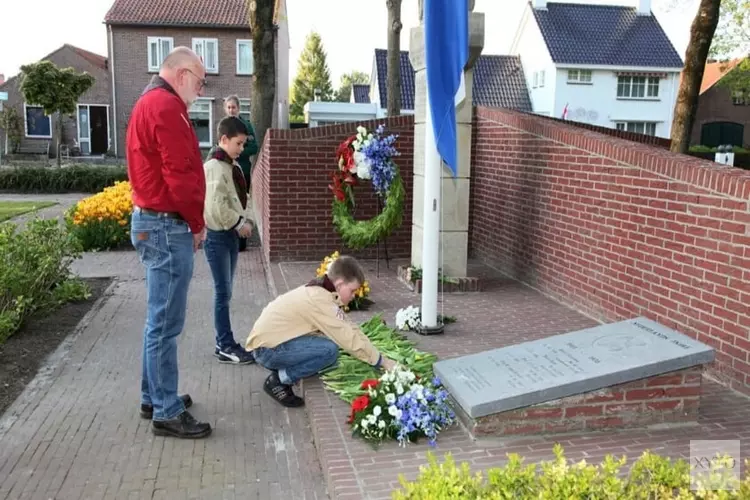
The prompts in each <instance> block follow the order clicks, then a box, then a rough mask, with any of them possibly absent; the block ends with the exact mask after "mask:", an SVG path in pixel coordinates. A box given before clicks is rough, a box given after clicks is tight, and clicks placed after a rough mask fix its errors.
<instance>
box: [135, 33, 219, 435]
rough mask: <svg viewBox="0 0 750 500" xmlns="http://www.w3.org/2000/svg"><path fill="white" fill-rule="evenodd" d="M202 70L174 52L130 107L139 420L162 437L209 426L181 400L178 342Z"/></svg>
mask: <svg viewBox="0 0 750 500" xmlns="http://www.w3.org/2000/svg"><path fill="white" fill-rule="evenodd" d="M205 75H206V72H205V69H204V67H203V64H202V63H201V60H200V58H199V57H198V56H197V55H196V54H195V52H193V51H192V50H190V49H188V48H187V47H178V48H176V49H174V50H173V51H172V52H171V53H170V54H169V55H168V56H167V57H166V59H165V60H164V62H163V63H162V66H161V69H160V70H159V75H158V76H155V77H154V78H153V79H152V81H151V83H150V84H149V86H148V87H147V88H146V89H145V90H144V92H143V94H142V95H141V97H140V98H139V99H138V102H136V104H135V107H134V108H133V114H132V116H131V117H130V122H129V123H128V131H127V139H126V149H127V161H128V177H129V178H130V184H131V186H132V189H133V204H134V205H135V206H134V208H133V217H132V224H131V240H132V242H133V246H134V247H135V249H136V250H137V252H138V257H139V259H140V261H141V263H142V264H143V266H144V267H145V268H146V287H147V289H148V305H147V313H146V327H145V330H144V333H143V374H142V381H141V416H142V417H143V418H150V419H152V424H151V425H152V430H153V433H154V434H156V435H160V436H174V437H180V438H193V439H195V438H202V437H206V436H208V435H209V434H211V425H210V424H208V423H203V422H198V421H197V420H196V419H195V418H193V416H192V415H190V413H189V412H188V411H187V410H186V409H187V408H188V407H189V406H190V405H191V404H192V400H191V399H190V396H189V395H183V396H178V394H177V383H178V370H177V336H178V335H179V334H180V333H181V332H182V329H183V326H184V325H185V311H186V308H187V294H188V286H189V284H190V280H191V279H192V277H193V257H194V253H195V251H196V250H197V249H198V248H199V247H200V245H201V242H202V241H203V240H204V239H205V234H206V230H205V223H204V221H203V200H204V197H205V193H206V181H205V178H204V174H203V161H202V159H201V153H200V150H199V148H198V138H197V137H196V135H195V131H194V130H193V127H192V125H191V123H190V119H189V117H188V107H189V106H190V105H191V104H192V102H193V101H195V99H196V98H197V97H198V96H199V95H201V93H202V91H203V87H204V86H205V80H204V79H205Z"/></svg>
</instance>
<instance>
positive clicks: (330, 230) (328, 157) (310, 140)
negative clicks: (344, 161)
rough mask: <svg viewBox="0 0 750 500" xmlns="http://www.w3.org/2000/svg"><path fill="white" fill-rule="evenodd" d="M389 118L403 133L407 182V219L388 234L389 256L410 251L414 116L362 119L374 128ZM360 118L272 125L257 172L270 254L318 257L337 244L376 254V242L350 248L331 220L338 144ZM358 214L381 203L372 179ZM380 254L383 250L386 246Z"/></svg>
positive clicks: (393, 129) (360, 194) (367, 214)
mask: <svg viewBox="0 0 750 500" xmlns="http://www.w3.org/2000/svg"><path fill="white" fill-rule="evenodd" d="M381 123H385V125H386V132H387V133H395V134H398V135H399V138H398V140H397V141H396V148H397V149H398V151H399V152H400V153H401V156H400V157H399V158H398V159H397V161H396V162H397V164H398V166H399V169H400V171H401V176H402V177H403V179H404V184H405V187H406V202H405V206H404V220H403V224H402V226H401V228H399V229H398V230H397V231H395V232H394V233H393V234H392V235H391V237H390V238H388V240H387V244H388V254H389V257H392V258H393V257H409V256H410V254H411V195H412V175H413V164H412V158H413V149H414V118H413V117H411V116H399V117H393V118H390V119H383V120H373V121H369V122H364V123H362V124H361V125H363V126H365V127H367V128H368V129H374V128H376V127H377V126H378V125H379V124H381ZM359 125H360V124H359V123H347V124H341V125H330V126H325V127H317V128H309V129H297V130H277V129H271V130H269V131H268V133H267V135H266V138H265V143H264V147H263V152H262V155H261V158H260V160H259V161H258V162H257V163H256V165H257V166H256V167H255V169H254V173H253V198H254V205H255V207H256V211H257V213H256V214H257V215H258V217H259V218H260V220H261V222H260V224H261V226H262V231H263V232H262V233H261V235H262V236H263V245H264V252H265V254H266V258H267V259H268V260H269V261H277V260H319V259H322V258H323V257H324V256H325V255H327V254H330V253H331V252H333V251H334V250H340V251H344V252H348V253H352V254H353V255H356V256H360V257H372V256H374V255H375V248H374V247H373V248H370V249H367V250H364V251H361V252H349V251H348V250H347V249H346V248H343V243H342V241H341V238H340V236H339V235H338V233H337V232H336V230H335V229H334V227H333V223H332V220H331V203H332V200H333V194H332V193H331V191H330V189H329V188H328V185H329V184H330V183H331V174H332V173H333V172H334V171H335V169H337V168H338V167H337V165H336V148H337V147H338V145H339V144H340V143H341V142H342V141H343V140H344V139H346V138H347V137H349V136H351V135H353V134H354V133H356V127H357V126H359ZM355 199H356V203H357V214H356V217H357V218H358V219H359V218H362V219H369V218H372V217H374V216H375V215H376V214H377V204H376V198H375V195H374V193H373V192H372V189H371V185H370V184H369V183H367V184H363V185H362V186H359V187H358V188H357V189H356V190H355ZM381 256H382V257H383V256H384V253H383V247H382V246H381Z"/></svg>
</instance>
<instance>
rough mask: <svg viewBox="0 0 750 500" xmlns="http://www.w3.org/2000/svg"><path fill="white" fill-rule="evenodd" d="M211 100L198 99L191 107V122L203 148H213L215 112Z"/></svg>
mask: <svg viewBox="0 0 750 500" xmlns="http://www.w3.org/2000/svg"><path fill="white" fill-rule="evenodd" d="M211 104H212V102H211V100H210V99H197V100H196V101H195V102H194V103H193V105H192V106H190V111H189V112H188V114H189V115H190V122H191V123H192V124H193V128H194V129H195V135H197V136H198V143H199V144H200V147H202V148H210V147H211V146H213V110H212V109H211Z"/></svg>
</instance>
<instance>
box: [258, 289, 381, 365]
mask: <svg viewBox="0 0 750 500" xmlns="http://www.w3.org/2000/svg"><path fill="white" fill-rule="evenodd" d="M339 304H340V302H339V299H338V294H336V293H335V292H333V293H332V292H329V291H328V290H326V289H325V288H323V287H320V286H300V287H298V288H295V289H294V290H291V291H289V292H287V293H285V294H283V295H280V296H278V297H276V299H274V300H273V301H271V302H270V303H269V304H268V305H267V306H266V307H265V309H263V312H261V313H260V317H259V318H258V320H257V321H256V322H255V325H253V330H252V331H251V332H250V336H248V338H247V342H246V343H245V348H246V349H248V350H253V349H257V348H258V347H276V346H278V345H279V344H283V343H284V342H286V341H288V340H292V339H294V338H297V337H301V336H302V335H321V334H322V335H325V336H326V337H328V338H330V339H331V340H333V341H334V342H335V343H336V345H338V346H339V347H340V348H341V349H343V350H345V351H346V352H348V353H349V354H351V355H352V356H354V357H355V358H357V359H359V360H361V361H364V362H365V363H369V364H370V365H376V364H377V363H378V360H379V359H380V353H379V352H378V350H377V349H376V348H375V346H374V345H372V342H370V339H368V338H367V336H366V335H365V334H364V333H362V330H360V329H359V327H358V326H357V325H355V324H354V323H352V322H351V321H349V320H347V319H346V317H345V316H344V312H343V311H342V310H341V307H339Z"/></svg>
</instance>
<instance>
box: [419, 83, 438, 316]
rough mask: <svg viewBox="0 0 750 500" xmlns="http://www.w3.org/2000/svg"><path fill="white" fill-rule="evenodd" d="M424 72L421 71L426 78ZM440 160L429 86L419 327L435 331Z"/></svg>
mask: <svg viewBox="0 0 750 500" xmlns="http://www.w3.org/2000/svg"><path fill="white" fill-rule="evenodd" d="M426 74H427V71H425V78H426ZM441 169H442V160H441V159H440V155H439V154H438V149H437V144H436V142H435V131H434V128H433V124H432V112H431V109H430V95H429V85H425V126H424V199H423V203H424V210H423V216H422V220H423V226H422V231H423V232H422V310H421V313H422V325H421V326H422V328H427V329H433V328H437V326H438V324H437V299H438V258H439V251H440V210H441V206H440V203H441V200H440V183H441V181H442V179H441V177H442V171H441Z"/></svg>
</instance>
